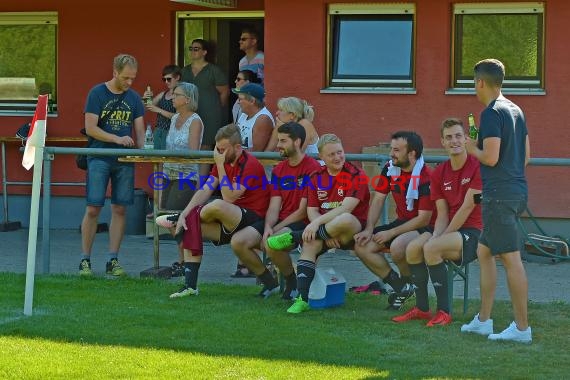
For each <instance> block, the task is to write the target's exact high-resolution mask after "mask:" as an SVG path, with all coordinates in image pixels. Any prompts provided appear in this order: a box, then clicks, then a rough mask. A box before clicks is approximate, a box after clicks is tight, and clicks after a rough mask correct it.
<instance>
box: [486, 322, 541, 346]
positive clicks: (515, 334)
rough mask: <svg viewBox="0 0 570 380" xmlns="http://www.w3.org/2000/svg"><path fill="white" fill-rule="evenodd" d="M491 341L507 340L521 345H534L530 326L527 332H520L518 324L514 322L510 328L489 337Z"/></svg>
mask: <svg viewBox="0 0 570 380" xmlns="http://www.w3.org/2000/svg"><path fill="white" fill-rule="evenodd" d="M488 338H489V340H505V341H512V342H519V343H532V330H531V328H530V326H528V327H527V328H526V330H522V331H521V330H519V328H518V327H517V324H516V323H515V322H512V323H511V324H510V325H509V327H507V328H506V329H504V330H503V331H502V332H500V333H498V334H491V335H489V337H488Z"/></svg>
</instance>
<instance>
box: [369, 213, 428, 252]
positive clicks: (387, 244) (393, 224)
mask: <svg viewBox="0 0 570 380" xmlns="http://www.w3.org/2000/svg"><path fill="white" fill-rule="evenodd" d="M406 222H407V220H404V219H396V220H394V221H393V222H390V223H388V224H384V225H382V226H378V227H375V228H374V230H373V231H372V233H374V234H375V233H377V232H380V231H388V230H391V229H392V228H395V227H398V226H401V225H402V224H404V223H406ZM416 231H418V233H419V234H420V235H421V234H423V233H424V232H429V233H433V227H430V226H426V227H420V228H418V229H417V230H416ZM396 237H398V236H396ZM396 237H395V238H396ZM395 238H394V239H395ZM394 239H392V240H390V241H388V242H384V246H385V247H386V248H390V244H392V241H393V240H394Z"/></svg>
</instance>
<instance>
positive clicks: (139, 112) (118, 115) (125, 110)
mask: <svg viewBox="0 0 570 380" xmlns="http://www.w3.org/2000/svg"><path fill="white" fill-rule="evenodd" d="M120 96H121V94H114V93H112V92H111V91H110V90H109V89H108V88H107V86H106V85H105V83H101V84H98V85H96V86H95V87H93V88H92V89H91V91H89V94H88V95H87V102H86V104H85V113H92V114H95V115H98V116H99V119H101V118H102V117H104V116H105V115H106V114H107V113H109V112H110V111H111V110H112V109H113V108H114V111H113V112H112V113H111V115H110V116H109V117H108V118H107V120H106V122H105V125H99V127H100V128H101V129H103V130H104V131H105V132H107V133H112V134H114V135H117V136H132V133H133V126H134V121H135V119H137V118H138V117H141V116H143V115H144V105H143V102H142V99H141V97H140V95H139V94H137V93H136V92H135V91H134V90H132V89H128V90H127V93H126V94H125V96H124V97H123V99H122V101H121V104H119V105H117V107H115V103H116V102H117V100H118V99H119V97H120ZM90 141H91V142H90V145H89V147H90V148H116V149H123V148H125V147H124V146H122V145H119V144H115V143H110V142H104V141H100V140H96V139H90ZM90 158H92V157H90ZM98 158H101V159H108V160H116V157H114V156H98Z"/></svg>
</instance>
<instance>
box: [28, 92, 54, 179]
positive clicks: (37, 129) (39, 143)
mask: <svg viewBox="0 0 570 380" xmlns="http://www.w3.org/2000/svg"><path fill="white" fill-rule="evenodd" d="M47 105H48V95H40V96H39V97H38V104H37V106H36V112H35V113H34V118H33V119H32V123H31V126H30V131H29V132H28V139H27V140H26V147H25V148H24V157H23V158H22V166H23V167H25V168H26V170H30V168H31V167H32V166H34V159H35V157H36V148H43V147H44V146H45V143H46V121H47Z"/></svg>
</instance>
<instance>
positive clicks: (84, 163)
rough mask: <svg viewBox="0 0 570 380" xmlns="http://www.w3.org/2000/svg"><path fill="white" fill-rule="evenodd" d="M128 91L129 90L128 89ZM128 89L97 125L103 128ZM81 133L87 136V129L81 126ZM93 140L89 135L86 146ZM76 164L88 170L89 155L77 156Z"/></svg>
mask: <svg viewBox="0 0 570 380" xmlns="http://www.w3.org/2000/svg"><path fill="white" fill-rule="evenodd" d="M127 91H128V90H127ZM127 91H125V92H123V93H122V94H121V95H120V96H119V97H118V98H117V101H116V102H115V103H114V104H113V108H111V110H110V111H109V112H107V114H106V115H105V116H103V117H101V118H99V122H98V123H97V125H98V126H99V127H100V128H101V127H103V126H104V125H105V123H106V122H107V119H108V118H109V116H111V114H112V113H113V111H115V110H116V109H117V107H118V106H119V104H121V102H122V101H123V98H124V97H125V95H126V94H127ZM79 133H81V134H82V135H84V136H87V131H86V130H85V128H81V130H80V131H79ZM92 141H93V138H92V137H90V136H87V145H86V146H85V147H86V148H89V147H90V146H91V142H92ZM75 165H76V166H77V167H78V168H79V169H81V170H87V155H86V154H78V155H76V156H75Z"/></svg>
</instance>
